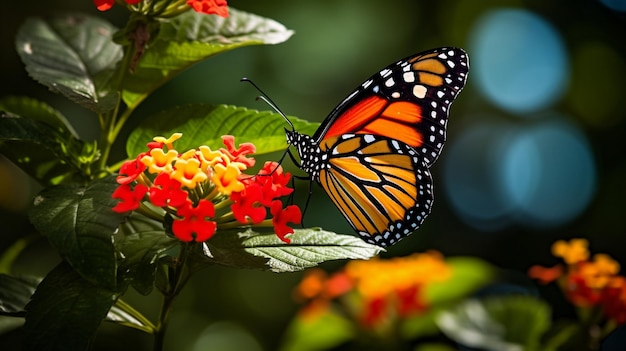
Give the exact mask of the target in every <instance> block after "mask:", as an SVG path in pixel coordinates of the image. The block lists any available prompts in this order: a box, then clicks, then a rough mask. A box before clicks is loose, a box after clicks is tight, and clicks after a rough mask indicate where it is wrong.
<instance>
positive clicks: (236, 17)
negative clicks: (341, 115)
mask: <svg viewBox="0 0 626 351" xmlns="http://www.w3.org/2000/svg"><path fill="white" fill-rule="evenodd" d="M229 12H230V15H229V16H228V18H222V17H219V16H206V15H204V14H200V13H196V12H194V11H187V12H186V13H184V14H182V15H180V16H177V17H175V18H173V19H171V20H170V21H167V22H163V23H162V24H161V26H160V30H159V33H158V35H157V37H156V38H155V40H154V41H153V42H152V43H151V44H150V47H149V49H148V50H147V51H146V52H145V54H144V55H143V56H142V57H141V59H140V60H139V63H138V66H137V68H136V69H135V72H134V73H133V74H131V75H128V76H127V77H126V80H125V81H124V93H123V98H124V102H125V103H126V104H127V105H129V106H131V107H134V106H136V105H138V104H139V103H140V102H141V101H142V100H143V99H144V98H145V97H146V96H147V95H148V94H149V93H150V92H152V91H154V90H155V89H156V88H158V87H159V86H161V85H163V84H164V83H165V82H167V81H168V80H170V79H171V78H172V77H173V76H175V75H176V74H177V73H179V72H180V71H182V70H183V69H185V68H187V67H189V66H191V65H193V64H194V63H197V62H200V61H202V60H205V59H207V58H209V57H211V56H213V55H217V54H219V53H223V52H226V51H229V50H232V49H235V48H239V47H243V46H249V45H262V44H278V43H281V42H283V41H285V40H287V39H289V37H290V36H291V35H292V34H293V32H292V31H290V30H288V29H286V28H285V26H283V25H282V24H280V23H278V22H276V21H274V20H271V19H268V18H263V17H261V16H257V15H254V14H250V13H246V12H243V11H239V10H236V9H233V8H230V9H229Z"/></svg>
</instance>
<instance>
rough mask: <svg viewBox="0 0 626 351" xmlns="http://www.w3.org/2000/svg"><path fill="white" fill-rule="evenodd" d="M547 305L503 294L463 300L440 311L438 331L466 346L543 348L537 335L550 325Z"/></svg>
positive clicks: (498, 350)
mask: <svg viewBox="0 0 626 351" xmlns="http://www.w3.org/2000/svg"><path fill="white" fill-rule="evenodd" d="M550 313H551V312H550V307H549V306H548V304H546V303H545V302H543V301H541V300H539V299H537V298H534V297H532V296H522V295H519V296H518V295H507V296H492V297H487V298H484V299H471V300H467V301H465V302H463V303H461V304H460V305H458V306H457V307H454V308H452V309H450V310H448V311H445V312H442V313H441V314H440V315H439V316H438V318H437V324H438V325H439V327H440V328H441V330H442V331H443V332H444V333H445V334H446V335H447V336H448V337H449V338H451V339H453V340H455V341H456V342H458V343H460V344H463V345H465V346H469V347H475V348H480V349H483V350H489V351H532V350H537V351H539V350H544V348H542V347H541V345H540V339H541V336H542V335H543V334H544V333H545V332H546V331H547V330H548V329H549V327H550V323H551V321H550Z"/></svg>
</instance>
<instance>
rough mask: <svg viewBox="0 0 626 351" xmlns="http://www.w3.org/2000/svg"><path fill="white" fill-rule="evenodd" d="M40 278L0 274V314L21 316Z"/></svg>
mask: <svg viewBox="0 0 626 351" xmlns="http://www.w3.org/2000/svg"><path fill="white" fill-rule="evenodd" d="M40 280H41V279H38V278H35V277H14V276H10V275H6V274H0V315H5V316H16V317H17V316H21V317H23V316H24V315H25V313H26V311H25V307H26V304H27V303H28V301H30V297H31V296H32V295H33V293H34V292H35V288H37V284H39V281H40Z"/></svg>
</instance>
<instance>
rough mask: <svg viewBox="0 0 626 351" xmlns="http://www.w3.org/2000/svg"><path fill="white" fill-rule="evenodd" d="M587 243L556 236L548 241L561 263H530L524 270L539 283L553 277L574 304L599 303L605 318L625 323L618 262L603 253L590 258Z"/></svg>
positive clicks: (625, 290) (625, 295) (625, 294)
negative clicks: (550, 242) (556, 239)
mask: <svg viewBox="0 0 626 351" xmlns="http://www.w3.org/2000/svg"><path fill="white" fill-rule="evenodd" d="M588 246H589V242H588V241H587V240H585V239H572V240H570V241H569V242H566V241H563V240H559V241H557V242H555V243H554V244H553V245H552V254H553V255H554V256H556V257H560V258H561V259H563V262H564V263H565V264H559V265H556V266H554V267H542V266H532V267H531V268H530V270H529V271H528V274H529V276H530V277H531V278H534V279H537V280H539V281H540V282H541V283H543V284H547V283H550V282H553V281H557V282H558V284H559V286H560V287H561V289H562V290H563V293H564V294H565V296H566V298H567V299H568V300H569V301H570V302H571V303H572V304H574V305H575V306H578V307H584V308H586V307H601V308H602V309H603V311H604V314H605V316H606V317H608V318H609V319H613V320H615V322H617V323H618V324H623V323H626V278H625V277H624V276H621V275H618V273H619V270H620V265H619V263H618V262H616V261H615V260H613V259H612V258H611V257H610V256H609V255H607V254H602V253H600V254H595V255H594V256H593V257H592V258H591V259H590V254H589V250H588Z"/></svg>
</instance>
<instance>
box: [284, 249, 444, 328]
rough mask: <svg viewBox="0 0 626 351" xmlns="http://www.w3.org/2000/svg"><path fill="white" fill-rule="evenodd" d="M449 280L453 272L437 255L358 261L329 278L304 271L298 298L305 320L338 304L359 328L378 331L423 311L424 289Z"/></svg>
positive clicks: (427, 254) (297, 292)
mask: <svg viewBox="0 0 626 351" xmlns="http://www.w3.org/2000/svg"><path fill="white" fill-rule="evenodd" d="M451 275H452V269H451V268H450V266H449V265H448V264H447V263H446V262H445V260H444V258H443V256H442V255H441V254H440V253H439V252H436V251H429V252H425V253H415V254H413V255H410V256H407V257H396V258H392V259H387V260H383V259H372V260H368V261H361V260H357V261H350V262H348V264H347V265H346V266H345V267H344V269H343V270H341V271H339V272H336V273H334V274H332V275H330V276H329V275H328V274H327V273H326V272H325V271H324V270H322V269H318V268H314V269H310V270H308V271H307V272H306V273H305V276H304V277H303V279H302V281H301V282H300V284H299V285H298V287H297V288H296V296H297V298H298V299H300V300H305V301H308V305H307V307H306V308H305V309H304V310H303V314H304V316H305V317H306V316H315V315H320V312H323V311H327V310H328V308H329V307H330V304H331V302H332V301H338V302H339V303H340V304H341V305H342V306H343V307H344V308H347V309H351V310H350V311H347V312H348V313H347V314H348V315H350V316H357V319H358V321H357V322H358V323H360V324H361V325H362V326H363V327H366V328H378V327H384V326H385V325H386V326H389V325H392V324H393V321H394V319H396V318H407V317H410V316H414V315H418V314H420V313H422V312H424V311H425V310H427V309H428V303H427V301H426V299H425V297H424V289H425V288H426V287H427V286H428V285H429V284H431V283H433V282H441V281H446V280H448V279H450V277H451ZM346 300H350V302H349V303H346Z"/></svg>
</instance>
